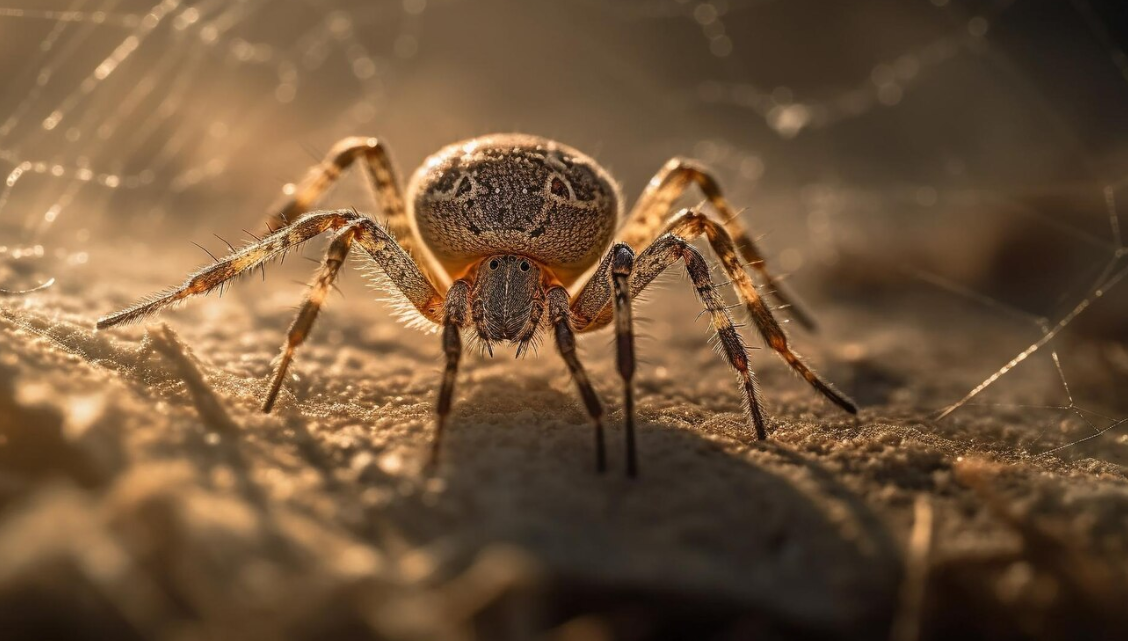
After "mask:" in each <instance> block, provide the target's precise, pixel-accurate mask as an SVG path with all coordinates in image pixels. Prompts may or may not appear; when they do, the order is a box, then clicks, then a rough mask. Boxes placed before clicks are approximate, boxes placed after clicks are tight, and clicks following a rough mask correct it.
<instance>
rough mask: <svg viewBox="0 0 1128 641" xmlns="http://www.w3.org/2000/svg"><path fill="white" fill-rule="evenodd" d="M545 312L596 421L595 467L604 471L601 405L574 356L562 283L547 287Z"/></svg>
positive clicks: (574, 378) (558, 346)
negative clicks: (548, 288)
mask: <svg viewBox="0 0 1128 641" xmlns="http://www.w3.org/2000/svg"><path fill="white" fill-rule="evenodd" d="M547 298H548V315H549V321H550V322H551V323H552V328H553V332H554V334H555V336H556V347H557V349H558V350H559V351H560V356H561V357H562V358H563V359H564V362H565V363H566V364H567V365H568V370H569V371H570V372H571V373H572V380H574V381H576V387H577V388H579V390H580V396H581V397H582V398H583V400H584V407H586V408H587V412H588V415H589V416H591V420H592V421H593V422H594V423H595V470H596V471H597V472H605V471H607V446H606V444H605V443H604V438H603V405H602V404H600V402H599V397H598V396H597V395H596V393H595V388H593V387H592V386H591V381H590V380H588V376H587V372H585V371H584V366H583V364H581V363H580V359H579V358H577V356H576V335H575V333H574V331H573V329H572V312H571V310H570V309H569V308H568V291H567V290H565V289H564V288H563V287H559V286H557V287H553V288H552V289H550V290H548V296H547Z"/></svg>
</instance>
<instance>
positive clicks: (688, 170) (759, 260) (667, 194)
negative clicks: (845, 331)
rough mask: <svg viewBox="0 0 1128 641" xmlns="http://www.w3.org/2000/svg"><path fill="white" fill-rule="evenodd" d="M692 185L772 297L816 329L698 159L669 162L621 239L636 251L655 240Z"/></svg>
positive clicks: (642, 197) (641, 198)
mask: <svg viewBox="0 0 1128 641" xmlns="http://www.w3.org/2000/svg"><path fill="white" fill-rule="evenodd" d="M692 185H697V186H698V188H699V189H700V190H701V192H702V193H703V194H704V195H705V197H706V198H707V199H708V200H709V203H710V204H712V205H713V208H714V209H715V210H716V212H717V214H718V215H719V216H720V218H721V221H720V222H721V224H722V225H723V226H724V228H725V229H727V230H728V232H729V235H730V236H732V237H733V238H734V239H736V243H735V245H736V248H737V249H738V250H739V252H740V256H741V257H742V258H743V259H744V262H745V263H747V264H748V265H749V266H750V267H752V268H753V269H755V270H756V271H757V273H759V274H760V277H761V278H763V279H764V285H766V286H767V288H768V291H769V292H771V294H772V296H774V297H775V299H776V300H777V301H778V302H779V303H780V305H781V306H785V307H787V308H788V311H789V313H790V314H791V316H792V317H794V318H795V320H796V321H798V322H799V323H800V324H801V325H803V326H804V327H805V328H807V329H814V328H815V321H814V317H813V316H812V315H811V314H810V312H808V311H807V309H806V306H805V305H803V304H802V302H801V301H800V300H799V298H797V297H796V296H795V294H794V293H792V292H791V291H790V289H788V288H787V287H786V286H785V285H784V283H783V282H782V281H780V280H779V279H777V278H776V277H775V276H773V275H772V273H771V272H770V271H769V270H768V267H767V263H766V261H765V260H764V254H763V252H761V251H760V248H759V247H757V245H756V243H755V242H754V241H753V240H752V237H751V236H749V235H748V231H747V230H746V229H745V227H744V225H743V223H741V222H740V216H739V214H738V213H737V212H736V210H735V209H733V208H732V206H731V205H730V204H729V202H728V200H727V199H725V197H724V194H723V193H722V192H721V187H720V185H719V184H718V183H717V180H716V178H715V177H714V176H713V174H712V172H711V171H710V170H709V169H708V168H706V167H704V166H702V165H700V164H698V163H696V162H693V161H691V160H687V159H685V158H673V159H671V160H670V161H669V162H667V163H666V164H665V166H663V167H662V169H660V170H659V171H658V173H657V174H655V175H654V177H653V178H652V179H651V180H650V183H649V184H647V186H646V189H644V190H643V192H642V195H640V196H639V198H638V201H637V202H636V203H635V205H634V207H633V208H632V209H631V212H630V214H629V215H628V216H627V218H626V222H625V223H624V225H623V227H622V229H620V230H619V239H620V240H622V241H623V242H626V243H627V244H629V245H630V246H631V247H633V248H634V249H635V250H636V251H638V250H640V249H641V248H643V247H645V246H646V245H647V244H648V243H650V242H652V241H653V240H654V238H656V237H657V236H658V235H659V234H660V233H662V230H663V229H664V228H665V226H666V223H667V220H668V218H667V216H668V215H669V212H670V208H671V207H672V206H673V204H674V203H675V202H676V201H677V199H678V198H680V197H681V196H682V194H684V193H685V192H686V191H687V190H688V189H689V188H690V187H691V186H692Z"/></svg>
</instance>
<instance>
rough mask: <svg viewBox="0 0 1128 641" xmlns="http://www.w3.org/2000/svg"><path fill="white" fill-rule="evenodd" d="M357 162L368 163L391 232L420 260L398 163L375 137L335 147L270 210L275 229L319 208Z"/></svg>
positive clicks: (357, 139)
mask: <svg viewBox="0 0 1128 641" xmlns="http://www.w3.org/2000/svg"><path fill="white" fill-rule="evenodd" d="M358 159H364V161H365V162H364V168H365V171H366V173H367V174H368V185H369V186H370V187H371V189H372V195H373V197H374V198H375V200H376V204H377V205H379V207H380V213H381V214H382V216H383V218H384V220H385V221H386V222H387V225H388V231H390V232H391V234H392V236H394V237H395V238H396V240H397V241H398V242H399V244H400V247H401V248H403V250H404V251H406V252H407V253H408V254H410V255H411V256H413V257H415V258H417V259H418V257H419V254H418V253H417V251H416V248H415V246H414V243H415V240H414V238H415V237H414V236H413V235H412V233H411V222H410V221H409V220H408V218H407V209H406V208H405V207H404V200H403V192H402V190H401V189H400V183H399V178H398V175H397V173H396V168H395V163H393V162H392V158H391V155H390V154H389V153H388V149H387V147H386V146H385V145H384V144H383V142H381V141H380V140H378V139H376V138H363V137H353V138H345V139H344V140H341V141H340V142H338V143H337V144H335V145H333V148H332V149H330V150H329V153H328V154H327V155H326V156H325V159H324V160H322V161H321V162H320V163H318V164H316V165H314V166H313V167H311V168H310V170H309V171H308V172H307V173H306V176H305V178H303V179H302V181H301V182H300V183H298V185H296V186H295V187H294V189H293V193H289V194H287V195H286V198H285V199H284V200H283V201H282V202H281V203H279V204H278V205H276V206H275V207H272V208H271V211H272V212H273V213H271V214H270V215H269V216H270V219H269V220H270V223H271V224H272V225H273V226H275V227H278V226H285V225H288V224H290V222H291V221H294V220H296V219H297V218H298V217H299V216H301V215H302V214H304V213H306V212H307V211H309V210H310V208H312V207H314V206H316V205H317V202H318V201H319V200H320V199H321V197H322V196H323V195H325V192H327V191H328V190H329V188H330V187H332V186H333V184H334V183H336V182H337V181H338V180H339V179H340V177H341V175H342V174H343V173H344V171H345V170H346V169H348V168H349V167H350V166H351V165H352V164H353V163H354V162H356V161H357V160H358Z"/></svg>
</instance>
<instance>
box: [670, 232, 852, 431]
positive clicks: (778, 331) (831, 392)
mask: <svg viewBox="0 0 1128 641" xmlns="http://www.w3.org/2000/svg"><path fill="white" fill-rule="evenodd" d="M668 231H669V233H671V234H674V235H676V236H681V237H683V238H690V239H692V238H697V237H698V236H701V235H702V234H704V235H705V237H706V238H707V239H708V240H709V245H710V246H711V247H712V248H713V252H714V253H715V254H716V255H717V258H718V259H720V261H721V266H722V267H724V270H725V273H726V274H727V275H728V277H729V279H730V280H732V283H733V285H735V286H736V291H737V293H738V294H739V295H740V298H741V300H742V301H743V302H744V304H745V305H746V306H747V307H748V313H749V315H750V316H751V317H752V321H753V322H755V323H756V328H757V329H759V330H760V334H761V335H762V336H763V337H764V340H765V341H766V342H767V343H768V345H769V346H771V348H772V349H774V350H775V351H776V353H778V354H779V355H780V356H781V357H783V360H784V361H786V362H787V364H788V365H790V366H791V368H792V369H794V370H795V371H796V372H798V373H799V375H800V376H802V377H803V378H804V379H805V380H806V381H807V383H809V384H810V385H811V387H814V388H815V389H816V390H818V392H819V393H820V394H822V395H823V396H825V397H826V398H828V399H829V400H830V401H831V402H833V403H834V404H835V405H837V406H839V407H841V408H842V409H844V410H846V411H847V412H849V413H851V414H857V413H858V408H857V406H856V405H855V404H854V401H852V400H850V399H849V398H848V397H847V396H846V395H845V394H843V393H842V392H839V391H838V390H837V389H835V388H834V386H833V385H831V384H830V383H829V382H828V381H825V380H823V379H822V377H820V376H819V375H818V374H816V373H815V372H814V370H812V369H811V368H810V367H808V366H807V364H806V363H804V362H803V359H802V358H801V357H800V356H799V355H798V354H796V353H795V351H794V350H792V349H791V345H790V343H789V342H788V339H787V333H786V332H784V331H783V327H782V326H781V325H780V324H779V321H777V320H776V318H775V315H774V314H772V310H771V309H770V308H769V307H768V306H767V304H766V303H765V302H764V299H763V298H761V297H760V295H759V293H758V292H757V291H756V286H755V285H754V284H753V283H752V279H751V278H750V277H749V276H748V274H747V272H745V271H744V269H743V267H742V266H741V264H740V258H739V257H738V256H737V253H736V247H735V246H734V244H733V240H732V236H730V235H729V233H728V231H726V230H725V228H724V227H722V226H720V225H718V224H717V223H716V222H714V221H713V220H711V219H710V218H708V217H707V216H705V215H704V214H701V213H699V212H696V211H690V210H684V211H682V212H681V213H679V214H678V215H677V216H676V217H675V218H674V219H673V221H671V223H670V226H669V227H668Z"/></svg>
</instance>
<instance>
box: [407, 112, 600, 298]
mask: <svg viewBox="0 0 1128 641" xmlns="http://www.w3.org/2000/svg"><path fill="white" fill-rule="evenodd" d="M408 202H410V203H411V208H412V209H411V214H412V221H413V224H414V226H415V231H416V233H417V234H418V235H419V238H420V240H421V241H422V242H423V244H424V245H425V246H426V247H427V248H428V249H429V250H430V251H431V253H432V254H433V255H434V257H435V259H436V260H437V261H438V262H439V264H441V265H442V266H443V268H444V269H445V270H446V271H447V273H448V274H450V275H451V276H453V277H457V276H458V275H459V274H461V273H463V272H464V271H465V270H466V269H467V268H469V267H470V266H472V265H473V264H475V263H477V262H478V261H479V260H481V259H482V258H485V257H487V256H491V255H495V254H499V253H513V254H519V255H523V256H527V257H529V258H532V259H533V260H536V261H537V262H539V263H541V264H542V265H545V266H546V267H548V268H549V269H551V270H552V273H553V274H554V275H555V276H556V277H557V278H558V279H560V280H561V281H562V282H563V283H564V284H565V285H567V284H570V283H571V282H573V281H574V280H575V279H576V278H578V277H579V276H580V275H581V274H583V273H584V272H585V271H586V270H587V269H588V268H589V267H591V266H592V265H594V264H595V263H596V262H597V261H598V260H599V259H600V258H602V256H603V254H604V253H606V251H607V248H608V247H609V246H610V243H611V239H612V237H613V236H614V234H615V227H616V224H617V222H618V219H619V202H620V198H619V193H618V189H617V187H616V186H615V183H614V182H613V181H612V179H611V177H610V176H609V175H608V174H607V172H606V171H604V170H603V168H601V167H600V166H599V165H598V164H597V163H596V162H595V161H594V160H592V159H591V158H590V157H588V156H586V155H584V154H582V153H580V152H579V151H576V150H575V149H572V148H571V147H568V146H566V145H562V144H560V143H557V142H553V141H551V140H548V139H546V138H540V137H536V136H528V135H522V134H498V135H492V136H484V137H481V138H474V139H472V140H468V141H464V142H460V143H456V144H453V145H449V146H447V147H444V148H443V149H442V150H440V151H439V152H438V153H436V154H434V155H433V156H431V157H430V158H428V159H427V161H426V162H425V163H424V164H423V166H422V167H421V168H420V169H419V171H417V172H416V173H415V175H414V176H413V177H412V180H411V183H410V186H409V187H408Z"/></svg>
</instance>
